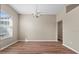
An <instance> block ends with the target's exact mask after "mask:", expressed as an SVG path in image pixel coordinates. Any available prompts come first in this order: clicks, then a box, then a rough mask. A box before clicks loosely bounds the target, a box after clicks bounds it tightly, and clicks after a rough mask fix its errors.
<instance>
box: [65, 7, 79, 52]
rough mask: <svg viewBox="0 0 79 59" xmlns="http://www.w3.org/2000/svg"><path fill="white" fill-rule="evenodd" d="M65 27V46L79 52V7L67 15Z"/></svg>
mask: <svg viewBox="0 0 79 59" xmlns="http://www.w3.org/2000/svg"><path fill="white" fill-rule="evenodd" d="M63 27H64V38H63V39H64V44H65V45H67V46H69V47H71V48H73V49H74V50H76V51H78V52H79V46H78V45H79V6H78V7H76V8H75V9H73V10H72V11H70V12H68V13H67V14H66V16H65V19H64V20H63Z"/></svg>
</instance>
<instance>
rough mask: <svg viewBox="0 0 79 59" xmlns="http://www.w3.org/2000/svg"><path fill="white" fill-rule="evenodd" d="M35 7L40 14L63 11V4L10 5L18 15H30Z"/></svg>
mask: <svg viewBox="0 0 79 59" xmlns="http://www.w3.org/2000/svg"><path fill="white" fill-rule="evenodd" d="M36 5H37V8H38V11H39V12H40V13H41V14H49V15H50V14H53V15H55V14H57V13H58V12H60V10H62V9H63V7H64V4H10V6H11V7H13V8H14V9H15V10H16V11H17V12H18V13H19V14H32V13H34V12H35V7H36Z"/></svg>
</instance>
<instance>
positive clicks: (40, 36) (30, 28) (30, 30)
mask: <svg viewBox="0 0 79 59" xmlns="http://www.w3.org/2000/svg"><path fill="white" fill-rule="evenodd" d="M19 34H20V40H26V41H56V16H55V15H41V16H40V17H39V18H37V19H36V18H33V16H32V15H20V33H19Z"/></svg>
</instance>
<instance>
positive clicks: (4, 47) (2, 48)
mask: <svg viewBox="0 0 79 59" xmlns="http://www.w3.org/2000/svg"><path fill="white" fill-rule="evenodd" d="M17 42H18V40H17V41H15V42H12V43H10V44H9V45H6V46H5V47H3V48H0V51H1V50H3V49H5V48H7V47H9V46H11V45H13V44H15V43H17Z"/></svg>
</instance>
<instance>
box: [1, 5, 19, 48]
mask: <svg viewBox="0 0 79 59" xmlns="http://www.w3.org/2000/svg"><path fill="white" fill-rule="evenodd" d="M1 10H4V11H5V12H7V13H9V14H10V15H11V16H12V20H13V38H12V39H11V38H8V39H4V40H0V48H3V47H5V46H7V45H9V44H11V43H13V42H15V41H17V39H18V14H17V12H16V11H14V10H13V9H12V8H11V7H10V6H9V5H1Z"/></svg>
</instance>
